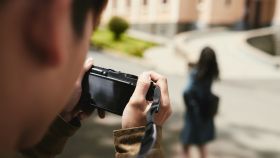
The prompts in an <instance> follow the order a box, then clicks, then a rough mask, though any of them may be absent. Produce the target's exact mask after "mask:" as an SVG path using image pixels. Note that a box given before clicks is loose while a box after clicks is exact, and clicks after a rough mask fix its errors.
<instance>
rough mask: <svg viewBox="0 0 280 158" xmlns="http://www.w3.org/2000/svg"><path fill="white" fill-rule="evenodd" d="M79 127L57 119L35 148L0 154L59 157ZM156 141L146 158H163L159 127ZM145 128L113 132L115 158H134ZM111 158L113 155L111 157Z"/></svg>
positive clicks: (5, 157)
mask: <svg viewBox="0 0 280 158" xmlns="http://www.w3.org/2000/svg"><path fill="white" fill-rule="evenodd" d="M78 129H79V127H77V126H73V125H71V124H69V123H66V122H65V121H64V120H63V119H62V118H61V117H58V118H57V119H56V120H55V121H54V122H53V124H52V125H51V126H50V128H49V130H48V132H47V133H46V135H45V136H44V138H43V139H42V140H41V142H40V143H38V144H37V145H36V146H35V147H33V148H31V149H28V150H25V151H21V152H18V153H15V154H0V157H1V158H2V157H3V158H53V157H55V156H57V155H59V154H60V153H61V152H62V151H63V148H64V146H65V144H66V142H67V140H68V138H69V137H71V136H72V135H73V134H74V133H75V132H76V131H77V130H78ZM157 131H158V132H157V133H158V135H157V141H156V143H155V146H154V147H153V149H151V151H150V153H149V154H148V155H147V158H163V154H162V150H161V147H160V142H161V139H162V135H161V133H162V130H161V127H157ZM144 133H145V127H136V128H129V129H120V130H115V131H114V132H113V134H114V144H115V151H116V154H115V157H116V158H134V157H136V155H137V153H138V152H139V150H140V144H141V138H142V137H143V136H144ZM112 157H113V155H112Z"/></svg>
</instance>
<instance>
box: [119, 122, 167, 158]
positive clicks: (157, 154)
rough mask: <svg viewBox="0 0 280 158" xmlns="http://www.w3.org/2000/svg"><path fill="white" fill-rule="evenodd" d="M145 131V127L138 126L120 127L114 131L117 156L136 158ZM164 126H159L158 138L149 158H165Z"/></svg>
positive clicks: (120, 157)
mask: <svg viewBox="0 0 280 158" xmlns="http://www.w3.org/2000/svg"><path fill="white" fill-rule="evenodd" d="M144 133H145V127H136V128H129V129H120V130H116V131H114V144H115V150H116V155H115V157H116V158H134V157H136V156H137V154H138V152H139V150H140V145H141V140H142V137H143V136H144ZM161 140H162V128H161V127H159V126H157V140H156V143H155V145H154V147H153V148H152V149H151V151H150V152H149V154H148V155H147V158H163V157H164V156H163V153H162V150H161V146H160V143H161Z"/></svg>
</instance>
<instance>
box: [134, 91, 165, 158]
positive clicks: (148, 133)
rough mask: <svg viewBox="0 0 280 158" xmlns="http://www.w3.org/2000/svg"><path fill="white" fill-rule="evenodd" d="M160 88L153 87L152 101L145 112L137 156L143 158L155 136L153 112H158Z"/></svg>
mask: <svg viewBox="0 0 280 158" xmlns="http://www.w3.org/2000/svg"><path fill="white" fill-rule="evenodd" d="M160 97H161V93H160V88H159V87H158V86H156V87H155V89H154V95H153V103H152V105H151V107H150V109H149V111H148V113H147V116H146V120H147V124H146V127H145V134H144V137H143V138H142V141H141V146H140V151H139V153H138V156H137V158H145V156H146V155H147V154H148V153H149V151H150V149H152V148H153V146H154V145H155V142H156V138H157V130H156V125H155V123H154V116H155V113H158V111H159V107H160Z"/></svg>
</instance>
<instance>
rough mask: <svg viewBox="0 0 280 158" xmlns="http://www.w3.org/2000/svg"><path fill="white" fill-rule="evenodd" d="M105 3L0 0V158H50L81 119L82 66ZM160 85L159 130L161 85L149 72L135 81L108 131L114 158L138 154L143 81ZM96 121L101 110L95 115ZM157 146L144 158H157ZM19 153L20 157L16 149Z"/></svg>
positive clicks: (165, 107) (165, 99) (166, 106)
mask: <svg viewBox="0 0 280 158" xmlns="http://www.w3.org/2000/svg"><path fill="white" fill-rule="evenodd" d="M106 3H107V0H47V1H46V0H0V21H1V29H0V51H1V53H0V72H1V77H0V126H1V130H0V140H1V141H0V157H8V158H9V157H18V156H20V157H54V156H55V155H57V154H59V153H60V152H61V151H62V149H63V147H64V145H65V142H66V141H67V138H68V137H70V136H72V135H73V134H74V132H75V131H76V130H77V129H78V128H79V126H80V120H82V119H84V118H86V117H88V116H89V115H90V114H86V113H84V112H82V111H80V110H79V105H77V102H78V100H79V97H80V93H81V88H80V84H81V78H82V76H83V74H84V72H85V71H87V70H88V69H89V68H90V66H91V65H92V64H93V63H92V61H89V62H87V63H86V64H85V66H84V67H83V62H84V60H85V57H86V53H87V51H88V48H89V39H90V36H91V34H92V31H93V29H94V28H96V27H97V25H98V23H99V20H100V16H101V13H102V10H103V9H104V8H105V6H106ZM151 81H154V82H156V84H157V85H158V86H159V87H160V88H161V93H162V97H161V107H160V108H161V109H160V112H159V113H158V114H156V119H155V123H156V125H157V126H158V129H159V131H160V129H161V126H162V125H163V124H164V122H165V121H166V119H167V118H168V117H169V116H170V114H171V108H170V101H169V94H168V88H167V81H166V79H165V78H164V77H162V76H161V75H159V74H157V73H155V72H145V73H143V74H142V75H140V77H139V81H138V83H137V87H136V89H135V92H134V94H133V96H132V97H131V99H130V101H129V103H128V105H127V106H126V108H125V110H124V113H123V117H122V129H121V130H117V131H115V132H114V136H115V146H116V157H121V158H122V157H133V156H135V155H137V153H138V151H139V145H140V139H139V138H141V137H142V136H143V134H144V127H143V126H145V123H146V122H145V116H146V112H147V109H148V108H149V104H148V102H147V101H146V100H145V96H146V93H147V91H148V88H149V85H150V82H151ZM98 114H99V116H100V117H104V112H102V111H98ZM160 140H161V131H160V132H159V134H158V142H156V145H155V147H154V149H152V151H151V153H150V154H149V156H148V157H163V156H162V151H161V150H160ZM19 151H21V152H19Z"/></svg>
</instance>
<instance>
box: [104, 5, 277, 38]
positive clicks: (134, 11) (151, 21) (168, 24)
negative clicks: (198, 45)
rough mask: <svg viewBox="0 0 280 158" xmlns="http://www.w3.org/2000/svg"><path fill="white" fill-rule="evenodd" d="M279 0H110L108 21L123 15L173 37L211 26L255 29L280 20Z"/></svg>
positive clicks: (140, 27)
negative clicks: (180, 33) (179, 33)
mask: <svg viewBox="0 0 280 158" xmlns="http://www.w3.org/2000/svg"><path fill="white" fill-rule="evenodd" d="M279 1H280V0H277V1H276V0H109V4H108V7H107V9H106V11H105V14H104V20H103V22H104V23H106V22H108V20H109V19H110V18H111V17H112V16H121V17H123V18H125V19H126V20H128V21H129V22H130V23H131V25H132V27H133V28H134V29H137V30H142V31H145V32H150V33H153V34H159V35H164V36H167V37H171V36H173V35H174V34H176V33H178V32H182V31H187V30H191V29H195V28H205V27H209V26H220V25H222V26H234V27H237V28H239V29H253V28H259V27H263V26H269V25H270V24H271V23H273V24H280V2H279Z"/></svg>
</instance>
